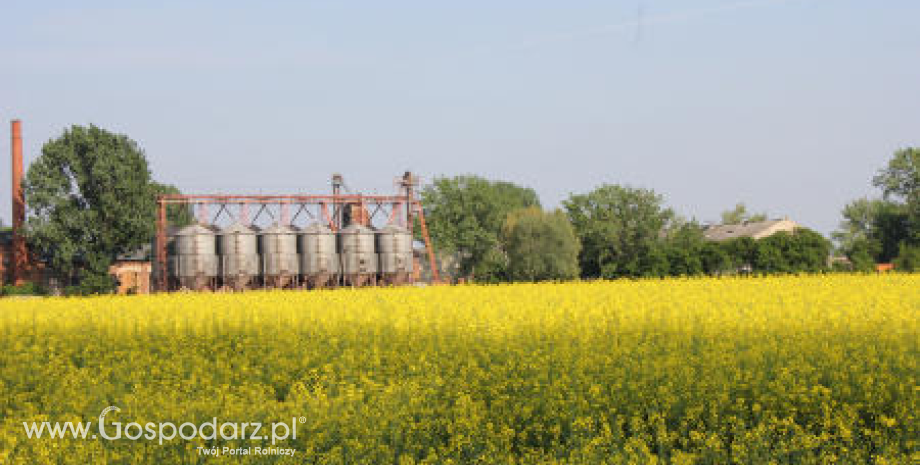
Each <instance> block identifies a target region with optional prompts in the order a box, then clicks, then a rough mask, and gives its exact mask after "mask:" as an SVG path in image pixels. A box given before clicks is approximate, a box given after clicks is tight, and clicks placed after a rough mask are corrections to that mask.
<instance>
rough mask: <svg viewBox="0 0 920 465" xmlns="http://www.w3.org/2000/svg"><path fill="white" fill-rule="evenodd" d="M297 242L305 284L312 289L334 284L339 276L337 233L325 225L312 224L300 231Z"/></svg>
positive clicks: (301, 272)
mask: <svg viewBox="0 0 920 465" xmlns="http://www.w3.org/2000/svg"><path fill="white" fill-rule="evenodd" d="M297 242H298V245H299V247H300V274H301V275H303V280H304V284H306V285H307V286H309V287H312V288H318V287H325V286H328V285H331V284H334V283H335V278H336V277H338V275H339V254H338V253H337V252H336V243H335V233H333V232H332V230H331V229H329V228H328V227H326V226H325V225H322V224H319V223H316V224H311V225H309V226H307V227H305V228H303V229H301V230H300V231H299V233H298V235H297Z"/></svg>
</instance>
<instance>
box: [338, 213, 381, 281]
mask: <svg viewBox="0 0 920 465" xmlns="http://www.w3.org/2000/svg"><path fill="white" fill-rule="evenodd" d="M374 236H375V234H374V230H373V229H371V228H369V227H367V226H362V225H360V224H351V225H349V226H347V227H345V228H342V230H340V231H339V253H340V254H341V255H342V277H343V278H344V281H345V284H348V285H351V286H364V285H368V284H370V285H374V284H376V281H377V280H376V277H377V253H376V251H375V247H374V246H375V244H374V242H375V238H374Z"/></svg>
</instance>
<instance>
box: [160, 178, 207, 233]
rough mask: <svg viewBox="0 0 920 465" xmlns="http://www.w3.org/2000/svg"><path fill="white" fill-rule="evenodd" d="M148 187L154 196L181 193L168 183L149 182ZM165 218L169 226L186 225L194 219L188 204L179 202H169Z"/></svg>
mask: <svg viewBox="0 0 920 465" xmlns="http://www.w3.org/2000/svg"><path fill="white" fill-rule="evenodd" d="M150 187H151V189H152V190H153V193H154V196H159V195H174V194H181V193H182V192H181V191H179V188H178V187H175V186H171V185H169V184H160V183H158V182H151V183H150ZM166 220H167V221H168V222H169V225H170V226H188V225H190V224H192V223H194V222H195V221H196V220H195V216H194V215H193V214H192V211H191V210H190V209H189V207H188V205H181V204H169V205H167V206H166Z"/></svg>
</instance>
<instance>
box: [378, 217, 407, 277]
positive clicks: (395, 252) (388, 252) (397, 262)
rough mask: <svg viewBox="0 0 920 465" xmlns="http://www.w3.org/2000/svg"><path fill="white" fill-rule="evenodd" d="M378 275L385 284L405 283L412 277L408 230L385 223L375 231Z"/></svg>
mask: <svg viewBox="0 0 920 465" xmlns="http://www.w3.org/2000/svg"><path fill="white" fill-rule="evenodd" d="M377 253H378V255H379V257H380V276H381V278H382V279H383V282H385V283H387V284H406V283H408V282H410V280H411V277H412V235H411V234H410V233H409V230H408V229H406V228H403V227H400V226H396V225H392V224H391V225H387V226H384V227H383V228H380V229H379V230H378V231H377Z"/></svg>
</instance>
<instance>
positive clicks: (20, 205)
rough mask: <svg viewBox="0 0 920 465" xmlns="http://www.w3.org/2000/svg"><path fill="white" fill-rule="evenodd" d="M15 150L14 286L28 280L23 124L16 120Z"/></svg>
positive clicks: (13, 130)
mask: <svg viewBox="0 0 920 465" xmlns="http://www.w3.org/2000/svg"><path fill="white" fill-rule="evenodd" d="M12 133H13V134H12V135H13V140H12V144H11V145H12V149H13V154H12V155H13V170H12V171H13V184H12V186H11V187H12V189H13V192H12V197H13V257H12V265H13V266H12V271H13V284H22V282H23V281H24V280H25V278H26V269H27V268H28V258H27V253H28V252H27V250H26V240H25V237H23V235H22V227H23V225H24V223H25V221H26V202H25V196H24V195H23V192H22V123H21V122H20V121H19V120H18V119H14V120H13V123H12Z"/></svg>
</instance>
